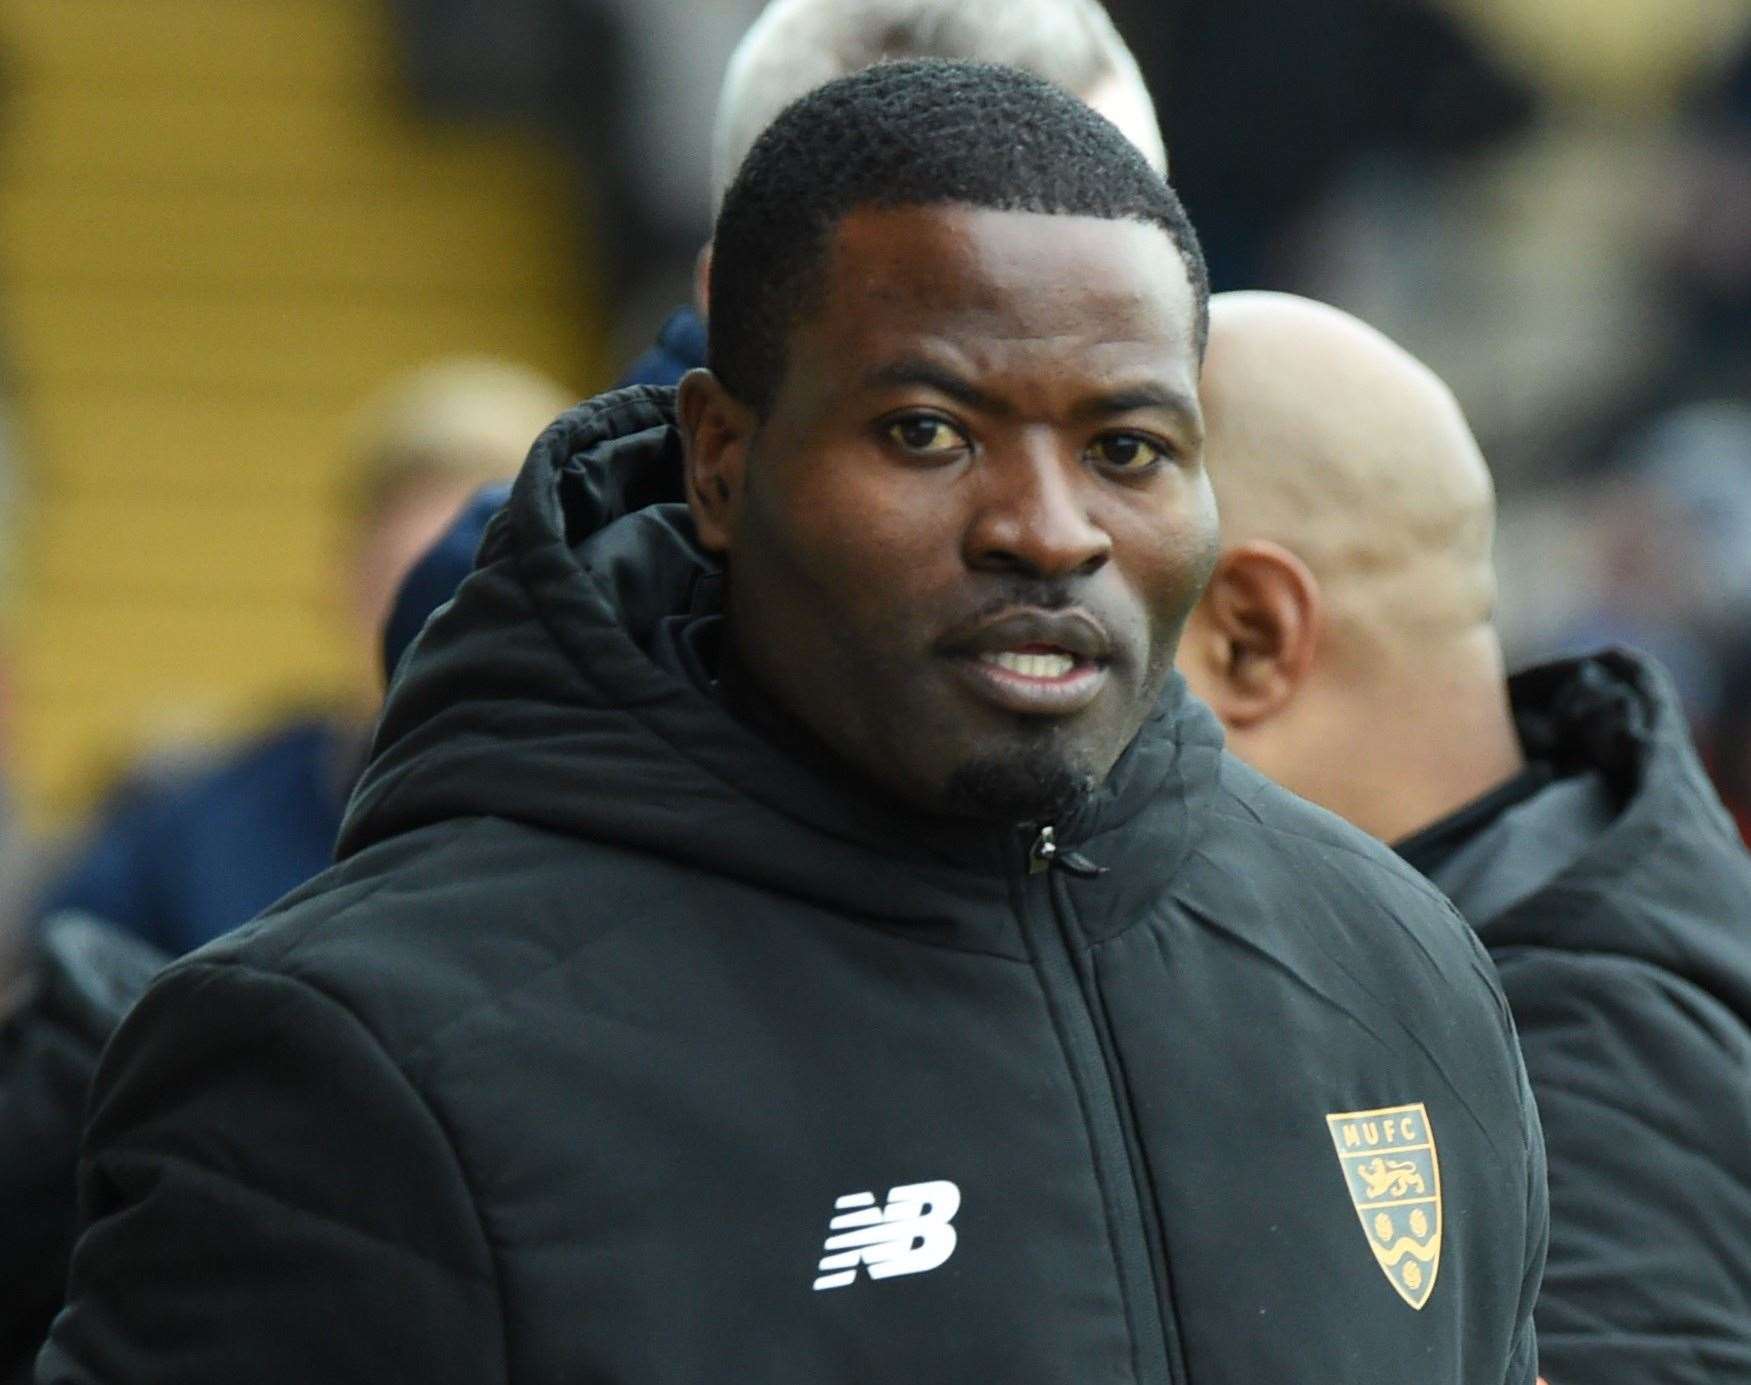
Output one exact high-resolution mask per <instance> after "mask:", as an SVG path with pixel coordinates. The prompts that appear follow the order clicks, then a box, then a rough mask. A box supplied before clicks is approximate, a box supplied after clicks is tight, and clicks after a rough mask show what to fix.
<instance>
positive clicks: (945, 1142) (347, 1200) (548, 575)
mask: <svg viewBox="0 0 1751 1385" xmlns="http://www.w3.org/2000/svg"><path fill="white" fill-rule="evenodd" d="M671 408H672V394H671V392H669V391H659V390H654V389H632V390H628V391H625V392H622V393H620V394H618V395H613V396H608V397H606V398H604V399H603V400H598V401H596V402H594V403H593V404H591V405H587V406H585V407H583V408H581V409H579V410H576V411H574V412H572V413H571V414H568V415H567V416H565V417H564V418H563V419H561V420H560V422H559V423H557V424H556V425H555V426H554V427H553V428H552V429H551V430H549V432H548V433H547V434H545V435H544V437H543V438H542V440H541V441H540V442H539V443H538V444H537V448H536V452H535V454H534V455H533V456H532V458H531V461H530V463H529V465H528V466H527V467H526V468H525V470H524V472H523V474H522V476H521V478H520V479H519V480H518V482H517V485H516V488H515V491H514V493H513V495H512V498H511V501H510V504H509V506H508V507H507V509H506V511H505V512H504V513H503V514H502V515H501V516H500V518H499V519H498V520H496V521H495V522H494V524H493V526H492V528H491V529H490V530H489V533H488V537H487V540H486V543H485V546H484V549H483V554H482V558H481V567H480V569H479V570H478V571H477V572H476V573H475V574H474V575H473V576H471V577H470V578H469V580H468V581H467V582H465V583H464V584H463V586H462V588H461V590H460V592H459V593H458V595H457V597H456V599H455V601H454V602H453V603H452V604H451V605H450V606H448V607H446V608H445V609H443V610H442V611H440V612H439V613H438V614H437V616H435V617H434V619H433V621H432V623H431V624H430V625H429V626H428V627H427V628H426V630H425V632H424V633H423V635H422V636H421V637H420V640H419V642H418V643H417V644H416V645H415V646H414V649H413V651H412V652H411V654H410V655H409V657H408V659H407V660H406V661H405V662H404V663H403V665H402V669H401V673H400V676H399V677H398V679H397V682H396V685H395V687H394V689H393V692H392V694H391V696H390V700H389V705H388V708H387V711H386V713H385V717H384V721H383V724H382V727H381V729H380V733H379V736H378V741H377V746H376V750H375V758H374V761H373V763H372V765H371V766H370V768H369V769H368V771H367V773H366V777H365V780H364V782H363V783H362V785H361V787H360V789H359V792H358V794H357V795H356V797H355V800H354V803H353V806H352V809H351V812H350V815H349V820H348V824H347V827H346V829H345V831H344V834H343V838H342V846H341V854H342V858H343V859H342V861H341V863H340V864H339V865H338V866H337V867H336V868H335V869H334V870H332V871H330V872H329V873H328V874H327V875H325V876H324V877H322V878H321V879H319V880H317V881H316V882H314V883H313V884H312V885H311V886H309V887H308V888H306V889H304V890H303V891H301V892H300V893H299V894H298V895H296V896H293V897H292V899H291V900H290V901H288V902H286V903H284V904H282V905H280V906H277V907H276V908H275V909H274V910H273V911H271V912H270V914H269V915H268V916H267V917H265V918H264V919H263V920H261V921H259V922H257V923H256V924H254V925H251V926H249V927H247V928H245V929H243V930H242V931H241V932H239V933H237V934H235V935H233V936H232V937H230V938H228V939H226V940H224V941H222V942H220V943H218V944H215V945H214V946H212V947H209V948H207V949H205V950H204V951H202V952H200V953H198V954H196V955H195V956H194V957H193V958H191V959H188V960H185V961H184V962H182V963H180V964H178V965H177V966H176V967H174V968H173V969H172V970H171V971H170V972H169V973H168V974H167V976H166V977H165V978H164V979H162V980H161V981H160V982H159V983H158V984H157V985H156V986H155V987H154V988H153V990H152V991H151V993H150V994H149V995H148V997H147V998H146V1000H145V1001H143V1002H142V1004H141V1005H140V1006H139V1007H138V1008H137V1009H136V1010H135V1012H134V1013H133V1015H132V1016H131V1018H130V1019H129V1021H128V1022H127V1024H126V1025H125V1026H124V1029H123V1031H122V1033H121V1034H120V1036H119V1037H118V1038H117V1040H116V1042H115V1043H114V1044H113V1045H112V1047H111V1049H110V1051H109V1053H108V1055H107V1058H106V1062H105V1065H104V1070H103V1073H102V1074H101V1076H100V1079H99V1082H98V1085H97V1091H96V1095H95V1098H94V1115H93V1119H92V1123H91V1127H90V1131H89V1135H88V1149H87V1153H86V1159H85V1165H84V1212H85V1216H86V1218H87V1229H86V1230H85V1233H84V1236H83V1238H82V1240H81V1241H80V1244H79V1246H78V1248H77V1250H76V1252H75V1256H74V1264H73V1272H72V1289H71V1301H70V1306H69V1308H68V1309H67V1310H66V1312H65V1313H64V1314H63V1315H62V1317H61V1318H60V1319H59V1321H58V1323H57V1325H56V1328H55V1332H54V1336H53V1338H52V1339H51V1343H50V1346H49V1348H48V1349H47V1351H46V1352H45V1354H44V1357H43V1360H42V1363H41V1366H40V1379H41V1380H42V1381H44V1382H47V1383H48V1385H61V1383H62V1382H75V1381H77V1382H92V1381H110V1382H122V1381H145V1380H160V1379H163V1380H177V1381H180V1382H209V1381H210V1382H219V1381H224V1382H228V1383H229V1382H235V1381H238V1380H250V1381H255V1382H261V1381H279V1380H285V1381H293V1380H296V1381H311V1380H321V1381H384V1380H409V1381H412V1380H417V1381H420V1382H423V1383H425V1385H436V1383H437V1382H449V1381H455V1382H471V1383H472V1385H479V1382H486V1381H517V1382H549V1381H551V1382H556V1383H557V1382H579V1381H586V1380H588V1381H655V1382H667V1381H673V1382H681V1381H686V1382H697V1381H761V1382H785V1381H807V1382H821V1381H874V1380H893V1381H904V1382H907V1385H923V1383H924V1382H936V1381H940V1382H956V1385H965V1383H966V1382H971V1381H1003V1382H1066V1383H1068V1382H1077V1383H1078V1385H1084V1383H1086V1382H1091V1381H1149V1382H1165V1381H1189V1382H1196V1385H1216V1383H1217V1382H1231V1383H1232V1385H1262V1382H1267V1381H1269V1382H1273V1385H1280V1383H1281V1382H1291V1381H1306V1382H1317V1385H1333V1382H1338V1381H1342V1382H1345V1385H1368V1382H1381V1385H1387V1382H1390V1385H1402V1382H1403V1381H1404V1380H1405V1379H1406V1378H1407V1376H1414V1378H1415V1379H1417V1380H1418V1381H1420V1382H1425V1383H1426V1385H1435V1383H1436V1382H1444V1383H1447V1385H1484V1383H1485V1382H1488V1385H1495V1382H1498V1381H1509V1382H1513V1385H1527V1382H1530V1381H1531V1379H1532V1373H1533V1358H1532V1353H1533V1349H1534V1348H1533V1342H1532V1338H1531V1328H1530V1305H1531V1302H1532V1298H1533V1295H1534V1292H1535V1289H1536V1285H1537V1280H1538V1274H1539V1267H1540V1263H1541V1261H1542V1258H1543V1241H1544V1237H1545V1231H1546V1226H1545V1220H1546V1218H1545V1204H1544V1181H1543V1180H1544V1173H1543V1162H1542V1150H1541V1144H1540V1139H1539V1135H1538V1129H1537V1122H1536V1116H1535V1114H1534V1112H1533V1108H1532V1106H1531V1103H1530V1100H1529V1097H1528V1095H1527V1092H1526V1089H1525V1086H1524V1079H1523V1073H1522V1071H1521V1067H1520V1062H1519V1058H1518V1055H1517V1052H1516V1050H1515V1047H1514V1043H1513V1038H1512V1031H1511V1027H1510V1024H1509V1021H1508V1018H1507V1012H1506V1009H1505V1007H1504V1005H1503V1003H1502V1000H1501V996H1500V993H1499V991H1498V990H1497V988H1496V985H1495V982H1494V980H1493V978H1492V976H1491V974H1490V971H1489V968H1488V964H1487V961H1486V959H1485V958H1484V956H1483V953H1482V950H1481V948H1479V946H1478V945H1477V942H1476V940H1475V938H1474V937H1473V936H1472V934H1471V932H1470V930H1469V929H1467V928H1465V927H1464V926H1463V924H1462V922H1461V921H1460V920H1459V919H1458V918H1457V917H1456V916H1455V915H1454V914H1453V912H1452V911H1451V909H1450V907H1449V906H1448V905H1447V904H1446V902H1445V901H1444V900H1443V899H1441V898H1440V897H1439V896H1438V895H1437V894H1436V893H1435V892H1434V891H1433V890H1431V889H1430V888H1429V887H1428V885H1427V884H1426V883H1425V882H1424V881H1423V880H1421V879H1420V878H1419V877H1417V876H1416V875H1415V874H1414V873H1413V872H1411V871H1409V870H1408V869H1406V868H1405V867H1404V866H1403V865H1402V864H1401V863H1400V862H1399V861H1397V860H1396V859H1395V858H1394V857H1393V856H1392V855H1391V854H1390V853H1389V852H1387V851H1385V850H1384V849H1382V848H1380V847H1378V846H1377V845H1375V844H1373V843H1371V842H1369V841H1368V840H1366V839H1364V838H1363V837H1362V836H1361V835H1359V834H1358V833H1356V832H1354V831H1352V830H1350V829H1349V828H1347V827H1345V826H1344V825H1342V824H1341V823H1339V822H1338V821H1337V820H1335V819H1334V818H1332V817H1329V816H1327V815H1326V814H1324V813H1321V812H1319V811H1317V810H1315V809H1313V808H1310V807H1308V806H1307V805H1305V804H1303V803H1301V802H1299V801H1298V800H1295V799H1293V798H1291V797H1289V796H1288V795H1287V794H1285V793H1283V792H1282V791H1280V790H1279V789H1277V788H1274V787H1273V786H1271V785H1270V784H1268V783H1266V782H1264V781H1263V780H1261V779H1260V778H1259V777H1258V776H1257V775H1255V774H1253V773H1251V772H1249V771H1247V770H1246V769H1244V768H1242V767H1241V766H1240V765H1239V764H1238V763H1237V762H1235V761H1233V760H1231V759H1229V758H1228V757H1227V756H1226V755H1225V754H1224V753H1223V751H1222V750H1221V747H1220V737H1219V735H1218V732H1217V730H1216V727H1215V724H1214V722H1213V720H1212V718H1211V717H1210V716H1209V715H1208V713H1207V712H1206V711H1205V710H1204V709H1203V708H1202V707H1200V706H1198V705H1197V704H1195V703H1193V702H1192V701H1190V700H1189V699H1188V698H1187V696H1186V695H1185V693H1184V691H1183V689H1182V687H1181V686H1180V685H1179V684H1178V683H1177V682H1176V684H1175V685H1174V687H1173V688H1172V689H1171V690H1170V691H1169V692H1168V693H1167V695H1166V696H1165V697H1164V699H1163V702H1162V705H1161V707H1160V708H1159V709H1158V712H1157V713H1156V715H1155V716H1154V717H1153V719H1152V720H1151V721H1150V722H1149V724H1148V725H1147V726H1146V728H1145V729H1144V731H1143V732H1142V734H1141V735H1140V736H1139V738H1138V741H1137V742H1136V743H1135V744H1134V745H1133V746H1132V747H1131V749H1130V750H1129V751H1128V752H1127V754H1126V755H1125V756H1124V757H1123V759H1122V760H1121V762H1120V765H1119V766H1118V768H1117V769H1116V770H1115V772H1114V774H1113V775H1112V777H1111V778H1110V780H1109V782H1108V783H1107V784H1106V786H1105V787H1104V788H1103V789H1102V790H1101V791H1100V793H1099V794H1098V795H1097V796H1096V797H1095V798H1094V800H1093V801H1092V802H1090V803H1089V804H1087V806H1086V807H1085V808H1084V809H1083V810H1081V811H1079V812H1077V813H1076V814H1074V815H1073V816H1068V817H1066V818H1064V819H1063V820H1062V821H1060V822H1058V823H1056V824H1052V826H1053V828H1054V830H1055V839H1053V838H1048V837H1047V836H1046V835H1045V834H1044V833H1043V831H1042V830H1041V829H1039V828H1030V829H1027V830H1025V831H1024V830H1008V829H1004V830H998V829H994V828H985V827H974V826H959V827H957V826H952V825H947V824H944V823H941V822H925V821H919V820H913V819H909V818H901V817H896V816H893V815H892V814H890V813H889V812H887V811H886V810H882V809H878V808H876V807H874V806H873V805H872V804H871V802H870V801H869V800H868V799H867V798H866V797H865V796H864V795H863V794H862V793H861V792H860V791H859V789H858V788H857V787H856V786H855V785H854V784H848V783H846V782H843V781H841V780H839V779H836V778H835V777H834V776H833V775H832V774H829V773H824V772H820V771H817V770H816V769H813V768H811V767H809V766H807V765H805V764H804V763H802V762H801V761H799V760H796V759H793V758H791V757H789V756H788V755H786V754H785V753H783V752H781V751H779V750H776V749H774V748H773V746H772V745H771V744H769V743H768V742H767V741H765V740H764V739H762V738H761V737H760V736H759V735H758V734H756V733H755V732H753V731H751V730H749V729H748V728H746V727H745V726H744V725H742V724H741V723H739V722H738V721H736V720H735V719H733V718H732V717H731V716H729V715H728V714H726V712H725V711H724V709H723V708H722V706H721V705H720V704H719V703H718V702H717V701H716V699H715V698H714V697H713V696H712V695H711V694H710V692H709V691H708V690H707V689H705V688H702V687H700V686H698V685H696V683H695V682H693V681H690V680H689V679H688V678H687V677H685V676H683V675H682V674H681V673H680V672H678V671H677V670H678V668H679V666H680V665H679V664H678V663H677V662H676V661H675V660H674V659H673V658H672V657H671V655H672V653H673V651H672V650H669V651H668V652H667V653H666V652H665V650H666V649H668V646H667V645H666V644H665V639H664V637H663V634H662V632H663V631H665V630H670V629H672V627H673V622H668V621H666V620H665V619H664V618H665V617H669V616H671V615H673V614H675V613H681V612H686V611H689V610H690V609H692V610H701V611H704V610H709V608H710V606H711V598H712V592H713V589H714V587H715V585H716V583H715V581H714V580H713V574H712V571H711V568H710V565H709V564H708V563H706V562H705V561H704V559H703V558H702V557H701V555H700V554H699V553H698V552H697V551H696V549H695V547H694V545H693V543H692V542H691V540H690V538H689V535H690V533H691V529H690V525H689V523H688V521H687V518H686V512H685V510H684V509H681V508H679V507H677V506H674V505H669V506H666V507H664V506H658V507H656V508H653V504H654V502H657V501H660V500H666V499H669V498H671V497H672V496H674V495H675V494H676V493H677V490H678V479H677V478H678V450H677V438H676V435H675V432H674V429H673V426H672V423H671V417H672V416H671V412H670V410H671ZM1053 848H1055V849H1053ZM1334 1116H1336V1117H1343V1118H1342V1119H1337V1120H1334V1119H1332V1118H1333V1117H1334ZM1358 1200H1361V1201H1362V1202H1363V1203H1364V1204H1365V1209H1364V1215H1362V1216H1359V1215H1358V1210H1357V1205H1356V1204H1357V1201H1358ZM1376 1250H1378V1251H1379V1257H1380V1258H1378V1259H1377V1257H1376ZM1417 1304H1420V1305H1421V1306H1420V1307H1418V1306H1416V1305H1417Z"/></svg>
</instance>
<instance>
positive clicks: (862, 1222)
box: [815, 1179, 961, 1289]
mask: <svg viewBox="0 0 1751 1385" xmlns="http://www.w3.org/2000/svg"><path fill="white" fill-rule="evenodd" d="M833 1207H834V1209H835V1210H836V1211H837V1212H838V1213H839V1215H838V1216H836V1217H834V1218H833V1220H832V1221H830V1222H828V1223H827V1229H828V1230H829V1231H831V1232H833V1233H834V1234H832V1235H831V1236H829V1237H827V1243H826V1245H824V1246H822V1247H821V1249H822V1250H824V1251H826V1252H827V1253H826V1254H825V1255H823V1256H822V1257H821V1265H820V1278H818V1279H817V1280H815V1287H816V1288H817V1289H840V1288H843V1287H844V1286H845V1285H847V1284H849V1283H851V1281H852V1280H854V1279H856V1278H857V1267H858V1265H860V1264H861V1265H863V1266H864V1267H865V1268H866V1269H868V1271H869V1277H870V1278H871V1279H891V1278H893V1277H894V1276H895V1275H897V1274H922V1273H923V1272H924V1271H925V1270H933V1269H935V1268H936V1267H937V1266H938V1265H940V1264H941V1263H942V1262H943V1261H944V1260H946V1259H948V1257H949V1256H951V1255H953V1254H954V1253H955V1229H954V1227H952V1226H951V1225H949V1223H950V1222H952V1221H953V1220H954V1219H955V1213H956V1212H958V1211H960V1210H961V1190H960V1189H959V1188H957V1187H956V1186H955V1185H954V1184H953V1183H950V1182H948V1181H947V1180H945V1179H938V1180H937V1181H936V1182H934V1183H906V1184H903V1185H901V1186H900V1187H898V1188H889V1189H888V1205H887V1206H886V1207H877V1206H876V1200H875V1194H874V1193H849V1194H847V1195H846V1196H845V1197H842V1198H840V1199H839V1200H838V1201H837V1202H835V1203H834V1204H833Z"/></svg>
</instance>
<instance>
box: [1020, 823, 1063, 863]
mask: <svg viewBox="0 0 1751 1385" xmlns="http://www.w3.org/2000/svg"><path fill="white" fill-rule="evenodd" d="M1057 838H1058V834H1057V833H1056V832H1055V831H1054V830H1053V828H1052V825H1051V824H1050V823H1047V824H1046V825H1045V826H1044V827H1042V828H1041V829H1040V834H1039V836H1037V837H1035V838H1034V844H1033V845H1032V846H1031V847H1029V848H1028V854H1027V873H1028V874H1029V875H1040V874H1043V873H1044V872H1046V871H1048V870H1050V869H1051V868H1052V862H1053V860H1055V859H1056V858H1057V855H1058V839H1057Z"/></svg>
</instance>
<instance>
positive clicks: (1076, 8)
mask: <svg viewBox="0 0 1751 1385" xmlns="http://www.w3.org/2000/svg"><path fill="white" fill-rule="evenodd" d="M901 58H948V59H960V60H964V61H970V62H986V63H1001V64H1003V65H1004V66H1005V67H1019V68H1021V69H1022V70H1023V71H1024V72H1031V73H1033V74H1034V75H1035V76H1036V77H1043V78H1045V79H1046V80H1047V81H1048V82H1051V83H1053V84H1054V85H1056V86H1060V87H1062V88H1063V89H1064V90H1065V91H1067V92H1069V93H1070V94H1071V95H1072V96H1080V97H1083V98H1087V97H1088V96H1089V95H1090V94H1091V93H1093V92H1094V91H1095V89H1096V88H1098V87H1100V86H1102V85H1104V84H1106V83H1108V82H1116V83H1118V84H1119V85H1120V86H1121V87H1123V88H1124V89H1125V95H1126V98H1127V102H1128V104H1129V105H1131V106H1133V107H1134V108H1135V109H1136V110H1137V111H1139V112H1140V113H1141V114H1142V115H1143V116H1145V117H1147V118H1146V119H1145V120H1143V121H1141V122H1140V128H1139V129H1137V130H1133V131H1130V132H1129V133H1130V134H1131V136H1132V138H1133V139H1136V140H1140V141H1143V143H1142V144H1140V146H1139V147H1141V148H1142V149H1143V152H1144V154H1145V155H1146V156H1147V157H1148V159H1149V161H1150V162H1151V163H1152V164H1154V165H1155V168H1156V170H1157V171H1158V172H1162V173H1165V172H1166V171H1167V150H1166V149H1165V147H1164V146H1163V145H1162V142H1161V131H1160V128H1159V127H1158V126H1157V125H1156V123H1155V105H1154V103H1153V102H1152V101H1151V100H1150V98H1149V88H1148V87H1147V86H1146V85H1145V84H1144V81H1143V74H1142V73H1141V72H1140V71H1139V70H1138V67H1137V60H1136V58H1135V57H1133V56H1132V54H1131V50H1130V49H1129V48H1128V47H1126V45H1125V40H1124V39H1123V38H1121V37H1120V36H1119V31H1118V30H1117V29H1115V28H1114V27H1113V21H1112V19H1111V18H1110V17H1109V16H1108V15H1107V12H1106V10H1105V9H1103V8H1102V7H1101V4H1100V0H772V3H770V4H769V5H767V7H766V9H765V10H764V11H762V12H761V15H760V17H759V19H757V20H755V21H754V24H753V26H752V27H751V28H750V29H749V30H748V32H747V33H746V34H745V35H743V37H742V41H741V42H740V43H739V44H737V46H736V51H735V52H734V53H733V54H732V55H731V57H730V61H729V66H728V67H727V69H726V70H725V72H724V81H723V87H722V90H721V92H720V94H719V96H718V107H717V120H716V123H715V124H714V126H713V127H712V136H711V189H712V199H713V205H714V206H715V205H720V204H721V202H722V199H723V194H724V191H725V190H726V189H727V188H728V187H729V185H730V180H731V179H733V178H734V177H735V176H736V170H737V169H739V168H740V167H741V166H742V160H743V159H745V158H746V157H747V155H748V151H749V150H750V149H752V148H753V147H754V141H755V140H756V139H757V138H759V135H760V132H761V131H762V130H764V129H765V128H766V127H767V126H768V125H770V124H771V123H772V121H773V120H774V119H775V118H776V117H777V115H778V113H779V112H780V111H781V110H783V109H784V108H785V107H786V106H788V105H789V104H790V103H791V102H792V101H794V100H796V99H797V98H798V97H799V96H802V95H803V94H804V93H806V92H808V91H811V90H813V89H814V88H815V87H818V86H821V85H823V84H824V83H827V82H830V81H832V80H833V79H834V78H837V77H849V76H850V75H851V74H852V73H854V72H861V71H862V70H863V69H864V68H866V67H873V66H874V65H875V64H876V63H879V62H888V61H892V60H895V59H901Z"/></svg>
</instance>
